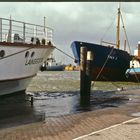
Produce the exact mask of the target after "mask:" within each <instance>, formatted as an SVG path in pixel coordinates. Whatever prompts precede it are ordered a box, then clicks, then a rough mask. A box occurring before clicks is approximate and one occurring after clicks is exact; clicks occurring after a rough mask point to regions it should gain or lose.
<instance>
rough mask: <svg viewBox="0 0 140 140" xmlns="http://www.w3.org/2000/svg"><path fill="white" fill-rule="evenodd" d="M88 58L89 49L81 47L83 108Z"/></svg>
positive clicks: (81, 103)
mask: <svg viewBox="0 0 140 140" xmlns="http://www.w3.org/2000/svg"><path fill="white" fill-rule="evenodd" d="M86 58H87V49H86V47H81V48H80V105H81V106H85V94H86V88H85V83H86V81H85V79H86Z"/></svg>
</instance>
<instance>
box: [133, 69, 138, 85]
mask: <svg viewBox="0 0 140 140" xmlns="http://www.w3.org/2000/svg"><path fill="white" fill-rule="evenodd" d="M132 69H133V70H134V74H135V78H136V80H137V81H138V83H139V79H138V76H137V73H136V71H135V69H134V67H132Z"/></svg>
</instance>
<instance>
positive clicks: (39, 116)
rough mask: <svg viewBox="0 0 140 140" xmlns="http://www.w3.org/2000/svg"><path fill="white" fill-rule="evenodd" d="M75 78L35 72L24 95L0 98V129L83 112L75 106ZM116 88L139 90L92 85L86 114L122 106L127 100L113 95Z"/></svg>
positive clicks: (77, 80) (77, 85)
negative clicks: (89, 104) (35, 74)
mask: <svg viewBox="0 0 140 140" xmlns="http://www.w3.org/2000/svg"><path fill="white" fill-rule="evenodd" d="M79 77H80V74H79V72H74V71H72V72H39V73H38V75H37V76H36V77H34V78H33V80H32V82H31V83H30V85H29V87H28V88H27V91H26V94H22V95H12V96H9V97H3V98H0V106H1V108H0V128H3V127H9V126H10V125H11V126H13V125H18V124H21V123H22V124H24V123H29V122H34V121H44V120H45V119H47V118H49V117H57V116H61V115H68V114H72V113H78V112H82V111H85V110H83V108H81V107H80V103H79V102H80V95H79V88H80V78H79ZM118 87H123V88H124V89H132V88H139V85H138V84H136V83H127V82H115V83H113V84H112V83H110V82H96V83H95V84H94V86H93V87H92V88H91V89H92V92H91V106H90V108H89V110H96V109H101V108H105V107H118V106H120V105H122V104H125V103H126V102H127V101H128V100H129V97H128V96H126V95H125V94H124V93H121V92H116V91H117V88H118ZM31 96H33V99H34V102H33V106H32V105H31V102H30V97H31Z"/></svg>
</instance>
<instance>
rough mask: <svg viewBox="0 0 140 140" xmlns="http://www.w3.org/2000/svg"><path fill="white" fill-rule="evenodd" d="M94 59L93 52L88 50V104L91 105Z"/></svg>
mask: <svg viewBox="0 0 140 140" xmlns="http://www.w3.org/2000/svg"><path fill="white" fill-rule="evenodd" d="M92 61H93V53H92V52H91V51H88V52H87V63H86V85H85V87H86V105H87V106H89V105H90V92H91V77H92Z"/></svg>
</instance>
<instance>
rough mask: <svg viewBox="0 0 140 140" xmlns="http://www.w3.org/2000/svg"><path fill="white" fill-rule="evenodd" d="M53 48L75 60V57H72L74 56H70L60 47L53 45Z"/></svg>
mask: <svg viewBox="0 0 140 140" xmlns="http://www.w3.org/2000/svg"><path fill="white" fill-rule="evenodd" d="M55 49H57V50H58V51H60V52H61V53H63V54H65V55H66V56H68V57H69V58H71V59H72V60H74V61H75V58H74V57H72V56H70V55H69V54H68V53H66V52H64V51H62V50H61V49H59V48H57V47H55Z"/></svg>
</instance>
